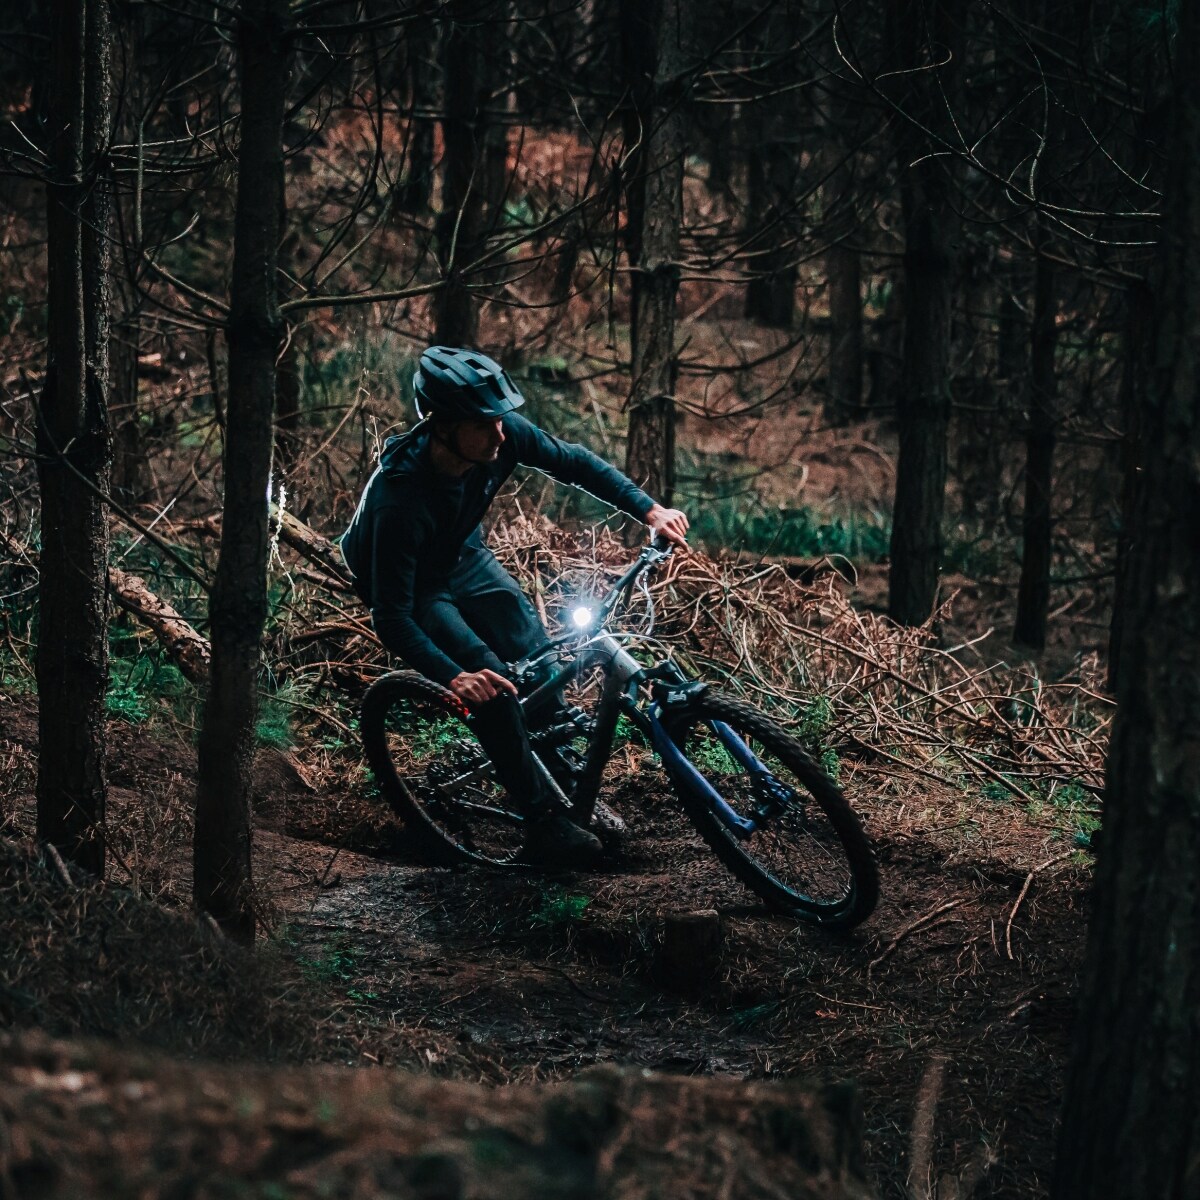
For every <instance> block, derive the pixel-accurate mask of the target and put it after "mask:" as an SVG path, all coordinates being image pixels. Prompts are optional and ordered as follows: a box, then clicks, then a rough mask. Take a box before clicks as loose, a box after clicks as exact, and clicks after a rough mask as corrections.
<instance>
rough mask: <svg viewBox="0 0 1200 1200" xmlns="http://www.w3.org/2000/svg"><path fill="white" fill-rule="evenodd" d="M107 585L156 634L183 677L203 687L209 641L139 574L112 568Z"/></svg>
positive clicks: (208, 653)
mask: <svg viewBox="0 0 1200 1200" xmlns="http://www.w3.org/2000/svg"><path fill="white" fill-rule="evenodd" d="M108 583H109V587H111V588H112V591H113V595H114V596H115V597H116V600H117V603H118V604H120V606H121V607H122V608H123V609H124V610H125V611H126V612H127V613H130V614H131V615H132V616H134V617H135V618H136V619H137V620H139V621H141V622H142V624H143V625H145V626H146V627H147V628H148V629H150V630H151V631H152V632H153V633H154V636H155V637H156V638H158V640H159V642H160V643H161V644H162V647H163V649H164V650H166V652H167V653H168V654H169V655H170V656H171V661H172V662H174V663H175V665H176V666H177V667H178V668H179V670H180V672H181V673H182V674H183V677H184V678H185V679H187V680H188V682H189V683H194V684H195V685H196V686H197V687H201V686H203V685H204V684H205V683H206V682H207V680H208V664H209V659H210V656H211V653H210V650H209V646H208V642H207V640H206V639H205V638H203V637H201V636H200V634H198V633H197V632H196V631H195V630H194V629H193V628H192V627H191V626H190V625H189V624H188V623H187V621H186V620H184V618H183V617H182V616H180V615H179V613H177V612H176V611H175V609H174V608H172V607H171V605H170V604H168V603H167V601H165V600H164V599H162V597H161V596H156V595H155V594H154V593H153V592H152V591H151V590H150V589H149V588H148V587H147V586H146V584H145V583H144V582H143V581H142V580H141V579H139V578H138V577H137V576H136V575H130V574H129V573H128V572H127V571H121V570H119V569H118V568H116V567H109V569H108Z"/></svg>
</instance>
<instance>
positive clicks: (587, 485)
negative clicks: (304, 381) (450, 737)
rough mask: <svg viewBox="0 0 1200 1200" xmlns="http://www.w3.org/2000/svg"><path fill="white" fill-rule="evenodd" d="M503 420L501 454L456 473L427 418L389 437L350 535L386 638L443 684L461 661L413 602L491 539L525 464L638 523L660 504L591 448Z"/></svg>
mask: <svg viewBox="0 0 1200 1200" xmlns="http://www.w3.org/2000/svg"><path fill="white" fill-rule="evenodd" d="M503 421H504V425H503V428H504V442H503V443H502V444H501V446H500V452H499V455H498V456H497V458H496V461H495V462H491V463H480V464H478V465H476V466H474V467H472V468H471V469H470V470H469V471H468V472H467V473H466V474H465V475H463V476H461V477H459V478H457V479H455V478H452V477H451V476H448V475H444V474H442V472H440V471H438V470H437V468H436V467H434V465H433V463H432V462H431V461H430V458H429V427H428V425H427V424H425V423H422V424H420V425H418V426H416V427H415V428H414V429H412V430H410V431H409V432H408V433H405V434H401V435H399V436H397V437H390V438H388V440H387V442H386V443H385V444H384V448H383V453H382V454H381V455H380V456H379V466H378V467H377V468H376V469H375V473H374V474H373V475H372V476H371V478H370V480H369V481H368V482H367V487H366V490H365V491H364V492H363V495H362V499H361V500H360V501H359V503H358V508H357V510H356V511H355V513H354V519H353V520H352V521H351V522H350V528H349V529H347V530H346V532H345V534H344V535H343V536H342V540H341V546H342V554H343V556H344V557H345V559H346V565H347V566H348V567H349V568H350V571H351V574H353V576H354V584H355V589H356V590H357V592H358V594H359V596H360V597H361V598H362V600H363V602H364V603H365V604H366V605H367V606H368V607H369V608H370V610H371V619H372V621H373V622H374V623H375V632H376V633H377V634H378V635H379V639H380V641H382V642H383V644H384V645H385V646H386V647H387V648H388V649H389V650H390V651H391V652H392V653H393V654H395V655H397V656H398V657H399V658H402V659H403V660H404V661H405V662H406V663H408V665H409V666H411V667H413V668H414V669H415V670H417V671H420V672H421V674H422V675H425V676H427V677H428V678H430V679H433V680H435V681H436V682H438V683H442V684H445V683H449V681H450V680H451V679H453V678H454V677H455V676H456V675H458V674H459V673H460V672H461V670H462V668H461V667H460V666H459V665H458V664H457V663H455V662H454V661H453V660H452V659H451V658H449V657H448V656H447V655H445V654H443V653H442V652H441V651H440V650H439V649H438V648H437V646H435V645H434V643H433V642H432V641H431V640H430V638H429V637H428V635H427V634H426V633H425V632H424V631H423V630H422V629H421V627H420V626H419V625H418V624H417V622H416V621H415V620H414V618H413V607H414V602H415V600H416V598H417V597H418V596H420V595H421V594H422V593H423V592H425V591H430V590H432V589H433V588H434V587H436V586H437V585H438V584H439V583H440V582H441V581H442V580H444V579H445V577H446V576H447V575H448V574H449V573H450V571H451V570H452V569H453V567H454V565H455V564H456V563H457V562H458V560H459V556H460V555H461V554H462V550H463V546H464V545H466V544H467V543H468V542H470V543H471V544H473V545H480V544H482V537H481V534H480V529H479V522H480V521H481V520H482V519H483V515H484V513H485V512H487V509H488V506H489V505H490V504H491V502H492V500H493V498H494V497H495V495H496V492H497V491H498V490H499V488H500V486H501V484H503V483H504V481H505V480H506V479H507V478H508V477H509V476H510V475H511V474H512V473H513V471H514V470H515V469H516V467H518V466H525V467H533V468H535V469H536V470H539V471H544V472H545V473H546V474H547V475H550V476H552V477H553V478H554V479H557V480H558V481H559V482H560V483H568V484H573V485H574V486H575V487H579V488H583V489H584V490H585V491H588V492H590V493H591V494H592V495H594V496H596V497H597V498H598V499H600V500H603V501H604V502H605V503H606V504H611V505H613V507H615V508H619V509H621V510H622V511H623V512H626V513H628V514H629V515H630V516H631V517H636V518H637V519H638V520H642V519H644V518H645V516H646V514H647V513H648V512H649V511H650V509H651V507H652V506H653V504H654V501H653V500H652V499H651V498H650V497H649V496H648V495H646V493H645V492H643V491H642V489H641V488H639V487H637V486H636V485H635V484H634V483H632V482H631V481H630V480H629V479H627V478H626V477H625V476H624V475H622V474H621V472H620V471H618V470H617V469H616V468H615V467H611V466H609V464H608V463H606V462H605V461H604V460H603V459H602V458H598V457H597V456H596V455H595V454H593V453H592V452H591V451H590V450H588V449H587V448H586V447H584V446H577V445H575V444H573V443H571V442H564V441H561V440H560V439H559V438H556V437H552V436H551V435H550V434H548V433H545V432H544V431H543V430H541V429H539V428H538V427H537V426H536V425H534V424H532V423H531V422H530V421H527V420H526V419H525V418H524V417H522V416H520V415H519V414H517V413H508V414H507V415H506V416H505V417H504V418H503Z"/></svg>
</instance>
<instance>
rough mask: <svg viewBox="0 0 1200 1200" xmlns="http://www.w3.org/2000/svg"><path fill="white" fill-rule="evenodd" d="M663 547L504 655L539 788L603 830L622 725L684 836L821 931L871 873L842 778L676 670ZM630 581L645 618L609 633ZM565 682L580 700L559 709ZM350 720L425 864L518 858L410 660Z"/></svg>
mask: <svg viewBox="0 0 1200 1200" xmlns="http://www.w3.org/2000/svg"><path fill="white" fill-rule="evenodd" d="M670 554H671V547H670V545H669V544H668V543H666V542H664V541H661V540H659V539H657V538H656V539H655V540H654V541H652V542H650V543H649V544H648V545H647V546H646V547H645V548H644V549H643V550H642V552H641V553H640V554H639V555H638V557H637V559H636V561H634V562H633V563H632V564H630V566H629V567H628V568H627V569H626V570H625V571H624V572H623V573H622V574H621V576H620V578H619V579H617V581H616V582H615V583H614V584H613V585H612V587H611V589H610V590H609V591H608V593H607V595H605V596H604V597H603V598H602V599H601V600H600V601H599V602H598V603H597V604H594V605H588V604H580V605H579V606H578V607H576V608H575V610H574V611H573V612H572V613H571V621H570V626H569V628H568V631H567V632H566V633H564V634H562V635H561V636H559V637H556V638H554V639H553V640H552V641H551V642H550V643H549V644H548V645H547V646H546V647H545V648H544V649H543V650H541V651H539V652H538V654H536V655H535V656H533V657H531V658H529V659H526V660H524V661H522V662H518V663H514V664H512V665H511V667H510V676H511V678H512V679H513V680H514V682H515V683H516V684H517V687H518V689H519V691H520V692H521V693H522V696H521V700H520V703H521V704H522V706H523V708H524V710H525V717H526V723H527V725H528V727H529V729H530V741H531V744H532V747H533V751H534V754H535V757H536V759H537V761H538V763H539V767H540V769H541V770H542V771H544V772H545V777H546V781H547V784H548V785H549V787H550V790H551V791H552V793H553V795H554V797H555V799H556V801H557V802H558V803H560V804H563V805H564V806H566V807H567V808H568V809H569V811H570V815H571V818H572V819H573V820H574V821H576V822H577V823H578V824H580V825H582V826H585V827H587V826H588V825H589V824H592V825H593V827H594V828H595V829H596V832H598V833H600V834H601V836H602V838H603V836H604V833H605V831H606V830H610V829H611V828H612V827H613V824H614V822H613V819H612V817H611V814H608V819H607V820H603V821H594V820H593V819H594V818H595V817H596V816H597V813H598V812H605V811H606V810H605V806H604V805H603V804H602V803H601V802H600V800H599V796H600V785H601V780H602V776H603V774H604V769H605V766H606V765H607V764H608V762H609V760H610V758H611V756H612V754H613V751H614V745H615V743H616V742H617V741H618V740H619V737H618V735H619V733H623V734H625V735H630V734H633V733H635V732H636V734H637V735H640V737H641V739H643V740H644V742H645V743H646V744H647V745H648V746H649V747H650V748H651V749H652V750H653V751H654V754H655V755H656V757H657V758H658V760H659V762H660V763H661V765H662V767H663V768H664V769H665V771H666V775H667V778H668V780H669V781H670V783H671V785H672V790H673V792H674V795H675V797H676V798H677V800H678V803H679V804H680V806H681V807H682V809H683V812H684V814H685V815H686V816H687V818H688V819H689V821H690V822H691V824H692V826H694V828H695V830H696V832H697V833H699V835H700V837H701V838H703V839H704V841H705V842H706V843H707V845H708V846H709V848H711V850H712V852H713V853H714V854H715V855H716V857H717V858H718V859H719V860H720V861H721V863H723V864H724V866H725V867H726V868H727V869H728V870H729V871H731V872H732V873H733V875H734V876H735V877H736V878H737V879H738V880H740V881H741V882H742V883H743V884H745V885H746V886H747V887H748V888H749V889H750V890H751V891H752V892H753V893H754V894H755V895H756V896H758V897H759V898H760V899H761V900H762V901H764V902H765V903H766V905H767V906H768V907H769V908H771V909H773V910H774V911H776V912H780V913H783V914H786V915H788V916H791V917H795V918H799V919H803V920H805V921H810V922H813V923H815V924H819V925H822V926H826V927H833V928H843V929H844V928H849V927H851V926H854V925H857V924H858V923H859V922H860V921H862V920H864V919H865V918H866V917H868V916H869V915H870V914H871V912H872V911H873V909H874V908H875V904H876V901H877V900H878V896H879V875H878V870H877V868H876V864H875V857H874V852H873V850H872V848H871V844H870V842H869V840H868V839H867V836H866V834H865V833H864V831H863V828H862V825H861V823H860V821H859V819H858V817H857V815H856V814H855V813H854V811H853V809H852V808H851V807H850V805H849V803H848V802H847V800H846V798H845V796H844V795H843V793H842V791H841V789H840V788H839V787H838V785H837V784H836V783H835V782H834V780H833V779H831V778H830V776H829V775H828V773H827V772H826V771H825V770H823V769H822V767H821V766H820V765H819V763H818V762H817V761H816V759H815V758H814V757H813V755H812V753H811V752H810V751H809V749H808V748H806V747H805V745H804V744H803V743H802V742H801V741H800V740H799V739H797V738H796V737H795V736H793V735H792V734H791V733H789V732H788V731H787V730H785V729H784V728H783V727H781V726H780V725H779V724H778V723H777V722H775V721H774V720H772V719H771V718H770V717H768V716H767V715H766V714H764V713H763V712H761V711H759V710H758V709H757V708H755V707H753V706H752V705H750V704H748V703H746V702H745V701H743V700H740V699H738V698H736V697H734V696H730V695H726V694H724V693H722V692H719V691H717V690H715V689H714V688H712V687H710V686H709V685H708V684H707V683H705V682H703V681H701V680H697V679H692V678H689V677H688V675H687V674H686V673H685V672H684V671H683V670H682V669H681V667H680V665H679V664H678V663H677V662H676V661H675V659H674V657H673V655H672V653H671V651H670V648H669V647H666V646H665V644H664V643H663V642H662V641H661V639H657V638H655V637H653V618H654V608H653V601H652V598H651V593H650V590H649V587H648V585H647V575H648V573H649V572H650V571H651V570H652V569H653V568H655V567H656V566H657V565H658V564H660V563H662V562H663V561H664V560H665V559H666V558H668V557H669V556H670ZM635 588H640V590H641V591H642V592H643V594H644V596H645V602H646V606H647V614H648V623H647V625H646V627H645V628H643V629H641V630H639V631H630V630H628V629H626V630H622V629H621V628H620V626H619V623H618V617H619V615H620V614H621V613H622V612H623V611H625V609H626V608H627V605H628V601H629V600H630V598H631V596H632V593H633V592H634V590H635ZM647 658H649V659H651V661H649V662H647V661H643V660H644V659H647ZM568 691H569V692H570V693H571V698H572V699H577V700H581V701H583V702H584V703H586V704H587V706H588V707H589V708H590V712H589V711H585V710H584V709H583V708H581V707H580V706H579V705H578V704H574V705H569V706H564V700H565V699H566V694H567V692H568ZM360 729H361V732H362V738H363V745H364V748H365V751H366V757H367V761H368V763H369V765H370V767H371V770H372V772H373V774H374V776H375V779H376V781H377V782H378V784H379V788H380V791H381V793H382V794H383V796H384V797H385V799H386V800H387V801H388V803H389V804H390V805H391V807H392V808H393V810H394V811H395V812H396V814H397V815H398V816H399V817H400V819H401V820H402V821H403V822H404V823H405V827H406V830H407V831H408V832H409V833H410V835H411V836H412V837H413V838H414V840H415V841H416V843H417V845H418V846H419V848H420V850H421V852H422V854H423V856H424V857H425V858H426V860H427V861H429V862H431V863H434V864H436V865H445V866H454V865H461V864H468V863H474V864H485V865H489V866H492V867H501V868H510V869H512V868H519V867H521V866H522V864H521V862H520V859H519V851H520V848H521V845H522V842H523V841H524V836H525V817H524V816H523V815H522V812H521V810H520V806H519V805H518V804H516V803H514V802H513V801H512V800H511V799H510V798H509V796H508V795H507V793H506V791H505V789H504V787H503V786H502V785H501V784H500V782H499V780H498V779H497V778H496V773H495V771H494V769H493V767H492V764H491V761H490V760H489V758H488V756H487V754H486V753H485V752H484V750H483V748H482V747H481V746H480V744H479V742H478V741H477V740H476V738H475V735H474V733H473V731H472V717H471V713H470V710H469V709H468V707H467V706H466V705H465V704H464V703H463V702H462V701H461V700H460V699H459V698H458V697H457V696H455V695H454V693H453V692H451V691H449V690H448V689H446V688H443V687H441V686H439V685H437V684H435V683H433V682H431V681H430V680H428V679H426V678H425V677H424V676H422V675H419V674H417V673H415V672H412V671H396V672H392V673H390V674H388V675H385V676H383V677H382V678H380V679H378V680H377V681H376V682H375V683H374V684H372V686H371V687H370V689H369V690H368V691H367V693H366V695H365V697H364V700H363V706H362V716H361V722H360ZM616 824H618V825H619V824H620V822H619V819H617V821H616Z"/></svg>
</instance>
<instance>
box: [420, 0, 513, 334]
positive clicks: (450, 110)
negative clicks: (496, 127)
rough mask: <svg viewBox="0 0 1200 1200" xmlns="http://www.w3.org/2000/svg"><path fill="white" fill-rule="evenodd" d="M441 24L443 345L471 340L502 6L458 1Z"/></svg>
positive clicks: (439, 309)
mask: <svg viewBox="0 0 1200 1200" xmlns="http://www.w3.org/2000/svg"><path fill="white" fill-rule="evenodd" d="M445 12H446V16H447V18H448V20H447V22H446V24H445V25H444V27H443V30H442V78H443V79H444V81H445V99H444V115H443V118H442V138H443V142H444V143H445V151H444V155H443V159H442V208H441V212H440V214H439V215H438V218H437V222H436V225H435V233H436V238H437V246H438V255H439V257H440V258H441V263H442V270H443V271H444V272H445V274H446V286H445V287H444V288H443V289H442V290H441V291H440V292H438V293H437V294H436V297H435V300H434V311H435V314H436V329H435V333H434V338H435V340H436V341H437V343H438V344H439V345H443V346H474V345H475V343H476V342H477V341H478V339H479V302H478V300H476V298H475V296H474V295H473V294H472V292H471V291H470V289H469V288H468V286H467V283H466V280H465V278H464V271H465V270H466V269H467V268H469V267H470V266H471V265H472V264H473V263H474V262H475V261H476V260H477V259H478V258H479V256H480V255H481V254H482V253H483V252H484V249H485V248H486V241H487V240H486V220H487V168H488V161H487V160H488V149H489V144H488V136H487V134H488V127H487V122H488V114H487V103H488V99H489V87H488V71H487V61H488V60H487V56H486V54H485V53H484V48H485V44H486V39H487V38H488V37H489V36H490V37H493V38H495V37H498V36H500V33H501V28H500V26H499V24H498V22H499V21H500V14H501V12H502V5H501V4H499V3H480V0H455V3H451V4H447V5H446V9H445Z"/></svg>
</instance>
